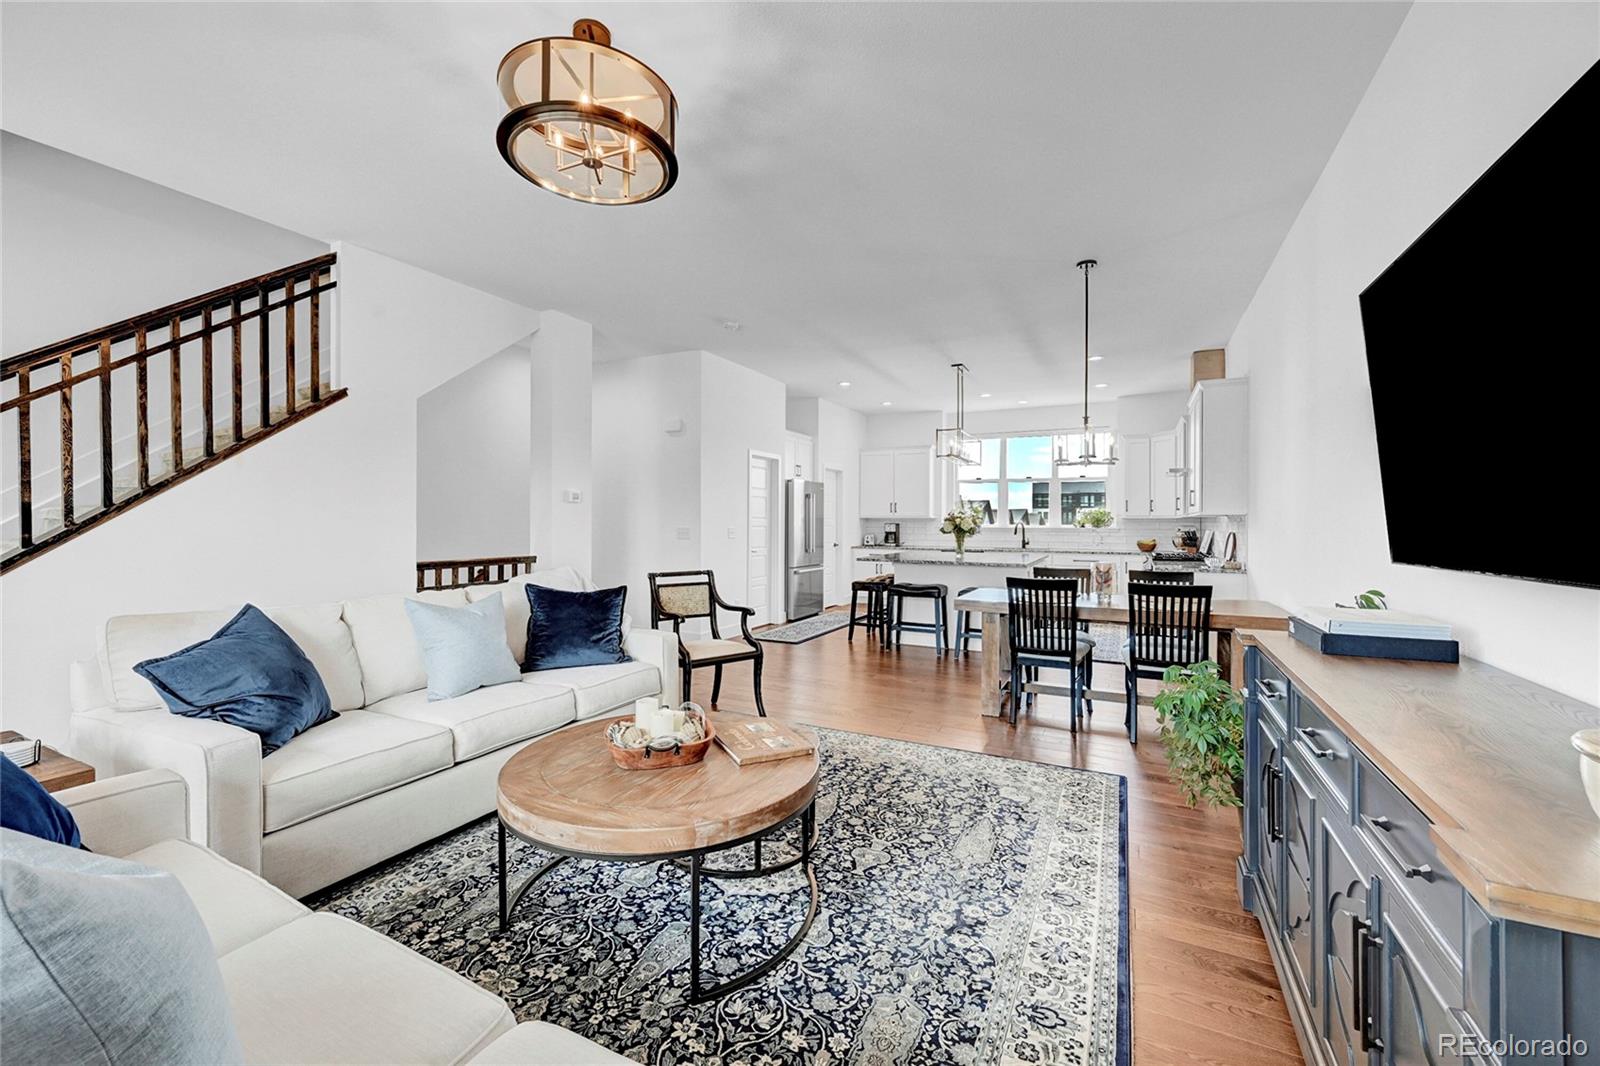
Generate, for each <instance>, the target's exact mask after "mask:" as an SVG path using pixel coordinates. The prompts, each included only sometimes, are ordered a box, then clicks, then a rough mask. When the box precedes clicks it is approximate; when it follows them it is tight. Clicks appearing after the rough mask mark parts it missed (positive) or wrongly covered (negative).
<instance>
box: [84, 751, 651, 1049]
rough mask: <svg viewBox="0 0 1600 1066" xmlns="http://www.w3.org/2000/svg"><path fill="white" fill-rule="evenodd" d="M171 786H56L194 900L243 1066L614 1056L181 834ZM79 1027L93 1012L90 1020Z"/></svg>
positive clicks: (160, 773)
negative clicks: (523, 1016)
mask: <svg viewBox="0 0 1600 1066" xmlns="http://www.w3.org/2000/svg"><path fill="white" fill-rule="evenodd" d="M185 792H186V789H185V786H184V781H183V779H182V778H180V777H179V776H178V775H177V774H174V773H171V772H169V771H165V770H147V771H143V772H141V773H136V774H128V775H125V776H122V777H116V778H111V779H107V780H101V781H96V782H95V783H94V784H90V785H81V786H79V787H77V788H70V789H66V790H64V791H62V792H59V793H57V795H56V798H57V799H59V800H61V802H63V803H64V804H66V806H67V807H68V808H69V809H71V811H72V814H73V817H74V818H75V819H76V820H77V822H78V826H79V829H80V830H81V831H82V833H83V840H84V843H85V844H86V845H87V846H89V847H90V848H93V849H94V850H95V851H96V852H98V853H99V854H101V855H108V856H111V857H114V858H125V859H129V860H131V861H133V862H137V863H141V864H143V865H145V866H153V867H155V868H157V869H160V870H165V871H167V872H168V873H170V874H172V875H173V876H174V877H176V878H177V879H178V882H179V883H180V884H181V885H182V886H183V888H184V890H185V891H186V892H187V893H188V894H189V898H190V899H191V900H193V901H194V904H195V907H196V909H197V910H198V911H199V912H200V918H201V920H202V921H203V922H204V923H205V927H206V932H207V933H209V934H210V936H211V942H212V947H213V948H214V949H215V951H216V956H217V965H218V967H219V968H220V969H221V971H222V982H223V985H224V986H225V988H226V990H227V993H228V1000H229V1004H230V1007H231V1009H232V1013H233V1023H234V1027H235V1030H236V1032H237V1034H238V1037H239V1044H240V1046H241V1047H242V1048H243V1050H244V1055H245V1061H246V1062H250V1063H358V1062H368V1063H380V1062H381V1063H467V1062H470V1063H477V1064H479V1066H490V1064H495V1066H499V1064H508V1063H519V1064H534V1066H546V1064H548V1066H569V1064H597V1066H598V1064H604V1063H616V1064H623V1063H627V1062H628V1061H629V1060H628V1059H626V1058H623V1057H622V1056H621V1055H617V1054H616V1053H614V1052H611V1051H608V1050H606V1049H605V1048H602V1047H601V1046H600V1045H598V1044H595V1043H592V1042H590V1041H589V1040H586V1039H584V1038H583V1037H581V1036H578V1035H577V1034H576V1033H572V1032H568V1031H567V1030H565V1029H562V1028H560V1027H559V1026H554V1025H549V1024H547V1023H544V1022H524V1023H523V1024H522V1025H517V1024H516V1020H515V1019H514V1018H513V1017H512V1015H511V1011H510V1010H509V1009H508V1008H507V1007H506V1005H505V1003H504V1002H503V1001H502V1000H501V999H500V998H499V997H498V996H495V995H493V994H492V993H490V992H488V991H485V990H484V989H482V988H480V987H478V986H477V985H475V984H473V983H472V982H471V981H469V980H467V979H466V978H464V977H462V976H461V975H459V974H456V973H454V972H452V971H450V970H447V969H445V968H444V967H443V966H440V965H439V964H438V963H435V962H432V961H430V960H428V959H425V958H423V957H422V956H421V955H418V954H416V953H415V952H413V951H411V950H410V949H408V948H405V947H402V946H401V945H399V944H397V943H395V942H394V941H392V940H390V939H389V938H388V937H386V936H384V935H383V934H381V933H377V932H374V931H373V930H371V929H368V928H366V927H365V926H362V925H360V924H358V923H356V922H353V921H351V920H349V919H348V918H342V917H339V916H338V915H333V914H317V913H313V912H311V911H309V910H307V909H306V908H305V907H304V906H302V905H301V904H300V903H299V902H297V901H296V900H294V899H291V898H290V897H289V896H287V895H285V894H284V893H283V892H282V891H280V890H278V889H276V888H274V887H273V886H271V885H269V884H267V883H266V882H265V881H263V880H262V879H261V878H259V877H256V876H255V875H254V874H251V873H248V872H246V871H244V870H241V869H240V868H239V867H238V866H235V865H234V864H232V863H229V862H227V861H226V860H224V859H223V858H221V857H220V856H218V855H217V854H216V853H214V852H212V851H210V850H208V849H206V848H203V847H200V846H199V845H197V844H194V843H192V842H190V841H189V840H186V839H185V836H186V830H187V823H188V814H189V808H188V800H187V798H186V796H185ZM91 1022H92V1020H91Z"/></svg>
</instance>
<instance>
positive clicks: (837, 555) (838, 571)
mask: <svg viewBox="0 0 1600 1066" xmlns="http://www.w3.org/2000/svg"><path fill="white" fill-rule="evenodd" d="M835 476H837V477H838V479H839V494H838V497H837V498H836V499H834V500H833V501H832V502H829V499H828V497H829V496H831V495H833V481H834V478H835ZM821 481H822V506H823V508H824V516H826V514H827V513H828V509H829V508H831V509H832V514H833V538H834V540H836V541H838V544H836V545H834V546H831V547H829V548H828V551H830V552H831V553H832V554H833V595H834V599H833V602H832V603H829V602H828V590H827V579H826V578H824V579H823V590H822V600H823V603H822V608H823V610H827V609H828V608H829V607H833V606H837V605H838V604H840V603H843V602H844V600H845V596H844V590H845V589H847V588H849V581H850V577H849V574H850V559H849V554H848V551H847V547H846V545H845V542H844V540H845V538H844V510H843V506H842V503H843V500H844V468H843V467H838V466H825V467H823V468H822V478H821ZM823 528H824V529H826V528H827V522H826V519H824V522H823Z"/></svg>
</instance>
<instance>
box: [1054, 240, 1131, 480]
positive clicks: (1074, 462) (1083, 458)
mask: <svg viewBox="0 0 1600 1066" xmlns="http://www.w3.org/2000/svg"><path fill="white" fill-rule="evenodd" d="M1099 265H1100V263H1099V261H1098V260H1095V259H1080V260H1079V261H1078V269H1079V270H1081V271H1082V272H1083V433H1082V436H1079V435H1077V434H1068V433H1063V434H1058V435H1057V436H1056V440H1055V461H1056V462H1055V465H1056V466H1057V467H1058V468H1059V467H1063V466H1068V467H1072V466H1077V467H1087V466H1109V465H1111V464H1112V463H1115V462H1116V461H1117V449H1116V444H1115V438H1113V443H1110V444H1108V445H1106V448H1105V451H1106V454H1105V455H1097V454H1095V452H1096V446H1095V439H1094V438H1095V432H1094V427H1093V426H1092V425H1091V424H1090V422H1089V272H1090V271H1092V270H1093V269H1094V268H1095V267H1097V266H1099Z"/></svg>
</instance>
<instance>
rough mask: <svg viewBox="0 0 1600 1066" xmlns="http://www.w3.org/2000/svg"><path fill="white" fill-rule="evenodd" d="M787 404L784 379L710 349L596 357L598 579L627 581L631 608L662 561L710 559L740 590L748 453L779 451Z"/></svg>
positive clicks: (723, 582)
mask: <svg viewBox="0 0 1600 1066" xmlns="http://www.w3.org/2000/svg"><path fill="white" fill-rule="evenodd" d="M784 403H785V397H784V387H783V384H782V383H781V382H779V381H776V380H774V379H772V378H769V377H766V376H765V375H763V374H759V373H757V372H756V371H754V370H750V369H748V368H746V367H743V366H740V365H738V364H736V363H731V362H729V361H728V360H726V359H723V358H721V357H719V356H716V355H712V354H711V353H709V352H698V351H696V352H674V353H672V354H669V355H659V356H647V357H644V358H639V359H627V360H620V361H614V362H604V363H596V364H595V367H594V434H593V440H594V501H595V502H594V573H595V580H596V581H597V582H599V583H600V584H602V585H621V584H626V585H627V586H628V603H629V605H630V606H629V613H630V614H632V615H633V617H634V618H635V619H638V620H644V619H647V618H648V617H649V602H650V601H649V586H648V584H647V582H646V578H645V575H646V574H648V573H650V572H651V571H655V570H687V569H710V570H714V571H716V575H717V588H718V591H720V592H721V593H722V594H723V596H724V598H726V599H728V600H729V601H731V602H734V603H742V602H743V601H744V599H745V592H746V589H747V587H748V586H747V584H746V574H747V570H748V556H749V492H748V484H749V475H748V469H749V460H750V453H751V451H763V452H769V453H771V454H773V455H777V456H782V455H783V438H784V417H785V412H784ZM669 423H681V424H682V425H681V428H679V429H678V430H677V431H676V432H670V433H669V432H668V431H667V426H668V424H669ZM730 531H731V535H730ZM774 595H777V596H779V597H781V595H782V591H781V588H779V589H777V590H775V591H774Z"/></svg>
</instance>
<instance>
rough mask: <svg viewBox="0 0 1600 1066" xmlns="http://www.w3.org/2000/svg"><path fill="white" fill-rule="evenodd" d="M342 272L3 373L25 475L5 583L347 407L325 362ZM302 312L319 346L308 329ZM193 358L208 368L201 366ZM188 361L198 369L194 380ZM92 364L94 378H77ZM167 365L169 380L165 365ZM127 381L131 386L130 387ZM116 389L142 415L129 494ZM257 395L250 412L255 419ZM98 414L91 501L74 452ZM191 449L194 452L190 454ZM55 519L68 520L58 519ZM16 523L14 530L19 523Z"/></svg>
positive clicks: (183, 314)
mask: <svg viewBox="0 0 1600 1066" xmlns="http://www.w3.org/2000/svg"><path fill="white" fill-rule="evenodd" d="M336 262H337V260H336V257H335V256H334V255H331V254H330V255H322V256H317V257H316V258H314V259H308V260H306V261H304V262H302V263H296V264H294V265H293V266H289V267H285V268H283V269H282V270H274V271H271V272H270V273H267V274H262V275H260V276H258V277H254V278H249V279H247V280H245V281H241V282H237V283H235V284H233V285H227V286H224V287H222V288H220V289H214V290H212V291H211V292H208V293H204V294H202V295H200V296H196V297H192V298H190V299H187V300H180V301H178V302H177V303H173V304H168V305H167V306H165V307H160V308H157V309H155V310H154V311H148V312H146V313H144V314H141V315H135V316H133V317H131V318H126V319H123V320H122V321H120V322H113V323H111V324H110V325H107V326H103V327H101V328H99V329H95V330H90V331H88V332H85V333H80V334H78V335H77V336H74V337H69V338H67V339H66V340H62V341H56V342H55V343H53V344H47V345H44V346H42V347H39V348H34V349H32V350H30V351H26V352H22V353H20V354H17V355H13V356H8V357H6V358H5V359H3V360H0V390H3V392H0V416H4V415H8V414H10V413H11V412H13V411H14V412H16V414H15V419H16V431H15V432H16V434H17V437H16V440H17V474H18V482H17V492H16V498H17V511H16V512H15V517H14V524H15V533H11V532H7V533H6V534H5V536H4V537H3V538H0V540H3V541H4V543H3V544H0V573H4V572H5V571H7V570H10V569H11V568H12V567H13V566H16V565H19V564H20V563H22V562H24V561H26V560H28V559H30V558H33V557H35V556H37V555H39V554H41V553H43V552H45V551H48V550H50V549H51V548H53V547H55V546H56V545H57V544H60V543H62V542H64V541H66V540H68V539H70V538H71V537H73V536H75V535H77V534H79V533H82V532H84V531H86V530H88V529H90V528H92V527H93V526H95V525H98V524H99V523H100V522H103V521H105V520H107V519H109V518H111V517H112V516H114V515H116V514H119V513H121V512H122V511H125V510H127V509H128V508H130V507H132V506H134V505H136V504H138V503H139V502H141V501H142V500H144V499H147V498H148V497H150V496H152V495H154V494H156V493H158V492H161V491H163V490H165V489H167V488H169V487H171V486H172V485H175V484H177V483H179V482H181V481H184V480H187V479H188V478H189V477H190V476H192V475H194V474H197V473H199V472H200V471H202V470H205V469H207V468H208V467H210V466H211V465H213V464H214V463H216V462H218V461H220V460H221V459H223V458H225V457H227V456H228V455H231V454H232V453H234V452H236V451H240V450H242V449H244V448H246V447H249V446H250V445H251V444H254V443H255V442H256V441H258V440H261V439H263V438H265V437H267V436H270V435H271V434H273V433H275V432H277V431H278V430H279V429H281V428H283V427H285V426H288V425H291V424H293V423H294V422H296V421H299V420H300V419H301V418H303V417H305V416H306V415H309V414H311V413H312V412H314V411H316V410H319V409H320V408H322V407H325V406H327V405H328V404H330V403H333V402H335V401H337V400H340V399H343V398H344V396H345V395H346V393H345V390H344V389H337V388H331V387H330V385H329V383H327V382H324V381H323V380H322V374H323V369H324V367H325V366H327V365H328V363H327V361H326V360H325V359H324V358H323V352H322V345H323V337H322V302H323V300H324V298H325V296H326V294H327V293H329V292H331V291H333V290H334V289H335V288H336V287H337V285H338V282H337V281H336V280H335V279H334V276H333V273H334V268H335V265H336ZM302 304H304V305H305V312H306V314H307V318H308V323H309V327H310V329H309V336H308V335H306V334H305V333H303V332H301V331H299V330H298V328H297V326H298V322H297V319H298V316H299V314H300V305H302ZM274 316H277V317H278V318H279V321H280V323H281V330H280V329H274V328H273V326H272V319H273V317H274ZM251 322H254V323H255V324H256V337H257V345H256V347H257V352H256V366H255V367H254V368H253V369H254V370H255V373H254V374H253V375H252V377H253V378H254V379H255V381H254V382H253V383H250V382H247V379H246V378H245V368H244V359H245V343H244V330H245V327H246V326H247V325H248V324H249V323H251ZM223 331H227V332H228V334H229V341H230V345H229V350H228V354H227V356H226V357H225V359H226V360H227V368H226V372H227V374H228V389H229V401H228V403H227V405H226V406H225V407H224V408H223V410H222V411H220V412H219V411H218V409H217V408H218V403H217V397H216V395H215V392H216V387H217V383H216V380H215V371H216V369H217V368H216V366H215V356H216V352H215V338H216V335H217V334H218V333H221V332H223ZM275 336H278V337H281V338H282V345H281V351H275V350H274V344H273V338H274V337H275ZM119 346H122V347H121V350H120V351H119V350H118V348H119ZM302 349H305V350H302ZM195 353H198V356H199V360H198V364H196V363H195V362H194V361H193V356H194V354H195ZM302 356H303V357H304V358H303V359H302ZM186 357H189V358H190V360H191V361H190V362H189V363H188V365H187V366H186V365H185V358H186ZM80 358H81V359H82V360H83V362H84V363H86V364H92V365H86V366H80V365H77V361H78V360H79V359H80ZM163 358H164V359H165V360H166V361H167V363H166V366H165V367H162V366H161V364H160V363H159V361H158V360H160V359H163ZM152 360H157V363H156V366H155V368H154V370H155V372H156V375H157V377H156V381H157V383H158V386H157V387H158V388H159V387H160V384H159V383H160V382H161V380H162V378H165V387H166V391H167V409H166V411H165V412H162V413H164V415H165V417H166V419H167V429H168V433H167V434H165V437H166V440H165V441H164V442H162V443H159V444H157V445H156V449H157V450H156V452H155V453H152V451H151V439H150V438H151V429H152V426H151V412H150V399H151V397H150V391H151V389H150V386H151V380H150V379H151V371H152V367H151V362H152ZM125 370H128V371H131V373H125V374H119V373H118V372H119V371H125ZM303 372H304V373H307V374H309V381H305V382H303V381H302V377H301V375H302V373H303ZM195 374H198V375H199V377H200V382H199V389H198V392H199V409H198V410H195V409H194V408H190V409H189V410H187V411H186V410H185V408H184V401H185V397H184V382H185V380H188V381H189V383H190V387H191V390H193V389H194V385H195V379H194V375H195ZM130 377H131V381H130V380H129V378H130ZM275 379H276V380H279V381H281V383H282V385H283V389H282V393H283V395H282V398H281V400H278V401H276V402H275V396H274V392H273V381H274V380H275ZM114 382H122V383H123V384H122V385H121V386H120V388H121V389H122V390H124V391H123V397H122V399H123V403H122V407H121V410H123V411H124V412H125V411H126V407H127V406H129V405H130V403H131V406H132V408H133V430H132V433H131V435H129V434H128V430H127V428H125V427H126V421H122V425H123V427H124V428H123V429H122V433H123V434H125V437H124V440H123V446H124V447H125V448H127V450H130V451H132V453H133V454H132V456H131V457H128V458H126V459H125V460H124V462H126V463H127V464H128V466H129V468H130V470H129V471H128V472H126V473H124V475H123V477H124V478H125V481H119V478H118V471H117V467H118V463H117V451H118V449H117V445H118V441H117V432H116V430H117V425H116V423H117V422H118V421H120V420H122V419H125V418H126V414H125V413H124V414H123V415H122V416H121V419H119V418H117V417H114V413H115V411H116V410H117V409H118V404H117V402H116V400H117V393H116V390H115V389H114V387H113V386H114ZM252 385H253V387H252ZM80 386H87V387H89V389H90V390H91V392H90V396H89V400H88V406H87V407H79V406H78V405H77V402H76V401H78V400H80V399H81V397H78V396H77V395H76V393H77V390H78V388H79V387H80ZM130 386H131V396H129V395H128V391H127V390H129V389H130ZM95 394H97V395H95ZM247 395H250V399H251V401H252V402H251V404H249V405H247V404H246V396H247ZM45 400H53V402H54V403H55V404H56V409H57V412H58V413H59V423H60V451H59V457H58V459H57V462H58V473H59V486H58V487H57V488H55V489H53V490H47V491H51V492H54V493H55V495H56V499H57V500H58V501H59V504H58V507H50V506H48V505H49V503H50V500H49V497H48V496H46V497H45V499H44V500H43V501H42V503H43V504H44V505H46V506H44V509H43V510H41V501H40V500H39V498H38V497H37V496H36V494H35V491H34V490H35V486H34V480H35V478H34V475H35V472H36V471H37V470H38V453H39V449H35V448H34V442H33V439H32V438H33V435H34V433H35V431H36V430H39V429H40V428H41V423H40V421H39V420H38V419H37V418H35V417H34V416H35V410H34V409H35V408H36V406H37V405H38V404H39V403H40V402H42V401H45ZM96 401H97V402H96ZM96 406H98V418H99V423H100V424H99V427H98V428H99V433H98V434H97V436H98V440H97V442H96V443H97V444H98V447H99V450H100V459H99V462H98V464H93V465H92V466H91V467H90V469H94V467H95V466H97V467H98V470H97V471H96V473H97V475H98V477H99V480H100V491H99V492H98V493H95V494H93V495H92V496H89V497H88V498H87V499H82V500H80V499H78V498H77V496H76V494H75V487H76V486H75V473H76V470H75V466H76V464H75V458H76V449H75V441H76V440H77V438H79V437H82V436H83V434H82V433H81V432H78V431H79V430H80V429H81V427H80V426H79V425H78V423H80V422H82V420H83V419H85V418H89V417H94V415H92V414H91V412H94V411H95V408H96ZM249 406H253V407H254V408H255V411H256V420H255V424H254V425H251V424H250V423H249V422H247V420H246V412H247V410H248V407H249ZM162 413H158V415H157V417H158V418H159V417H160V415H161V414H162ZM219 414H220V416H221V418H222V420H223V424H222V425H220V426H219V425H218V424H217V418H218V416H219ZM191 435H192V436H194V437H195V438H196V440H195V441H194V442H193V443H189V444H186V437H187V436H191ZM127 436H131V441H129V440H128V439H127ZM87 439H91V440H92V439H94V437H93V436H91V437H89V438H87ZM53 450H54V449H51V451H53ZM46 454H49V452H48V451H47V452H46ZM156 460H159V462H157V461H156ZM55 510H59V515H52V511H55ZM8 512H9V508H8ZM4 517H5V518H6V519H7V524H10V522H11V521H12V516H11V515H10V514H9V513H8V514H6V515H5V516H4Z"/></svg>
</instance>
